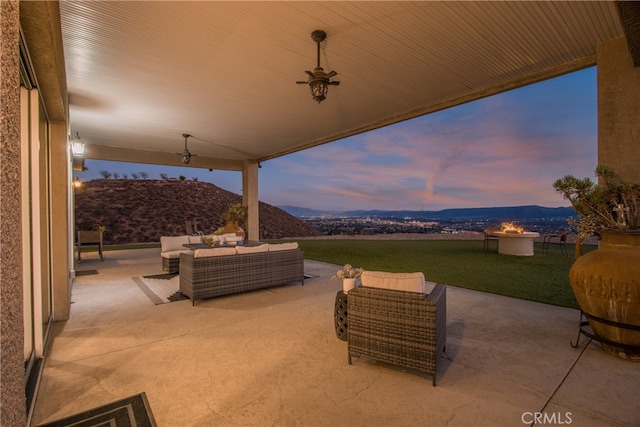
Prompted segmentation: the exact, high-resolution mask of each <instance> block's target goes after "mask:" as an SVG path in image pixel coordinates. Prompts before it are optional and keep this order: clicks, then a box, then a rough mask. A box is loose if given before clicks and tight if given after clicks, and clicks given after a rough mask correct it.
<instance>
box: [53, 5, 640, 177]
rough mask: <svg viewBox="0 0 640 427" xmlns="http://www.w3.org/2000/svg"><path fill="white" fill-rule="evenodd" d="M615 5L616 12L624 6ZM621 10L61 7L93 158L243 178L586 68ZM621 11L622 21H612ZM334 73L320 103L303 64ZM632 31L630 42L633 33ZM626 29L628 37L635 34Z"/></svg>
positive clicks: (626, 17) (628, 16) (76, 104)
mask: <svg viewBox="0 0 640 427" xmlns="http://www.w3.org/2000/svg"><path fill="white" fill-rule="evenodd" d="M619 10H620V11H619ZM637 10H638V8H637V7H636V6H634V5H632V6H629V5H623V4H617V3H615V2H422V1H417V2H405V1H398V2H367V1H354V2H342V1H339V2H295V1H294V2H215V1H212V2H182V1H178V2H113V1H92V2H86V1H64V2H60V13H61V23H62V40H63V44H64V53H65V54H64V62H65V67H66V74H67V85H68V93H69V116H70V120H71V134H73V135H75V133H76V132H79V133H80V135H81V137H82V139H83V141H84V142H85V143H87V151H86V156H87V157H88V158H97V159H108V160H119V161H135V162H149V163H158V164H167V165H170V164H175V165H181V163H180V157H179V156H177V155H176V154H175V153H178V152H180V151H182V148H183V139H182V136H181V135H182V134H183V133H188V134H191V135H193V138H190V139H189V149H190V151H191V152H192V153H195V154H198V157H194V158H193V160H192V163H191V164H190V166H194V167H203V168H221V169H231V170H241V168H242V165H243V163H244V162H245V161H250V162H261V161H265V160H268V159H272V158H275V157H279V156H282V155H286V154H289V153H293V152H296V151H299V150H303V149H307V148H310V147H314V146H317V145H320V144H324V143H328V142H331V141H335V140H339V139H341V138H345V137H348V136H351V135H355V134H358V133H361V132H366V131H369V130H373V129H376V128H379V127H382V126H386V125H389V124H392V123H396V122H399V121H403V120H407V119H410V118H413V117H417V116H420V115H424V114H428V113H431V112H434V111H438V110H442V109H445V108H449V107H452V106H455V105H459V104H462V103H465V102H469V101H472V100H475V99H479V98H482V97H486V96H490V95H493V94H496V93H500V92H503V91H506V90H510V89H514V88H517V87H521V86H524V85H527V84H530V83H534V82H538V81H541V80H544V79H548V78H552V77H555V76H559V75H562V74H565V73H569V72H572V71H576V70H579V69H582V68H585V67H589V66H593V65H595V61H596V59H595V58H596V49H597V46H598V44H599V43H601V42H606V41H609V40H612V39H615V38H619V37H623V36H625V31H626V33H627V42H628V44H629V47H630V51H631V52H632V55H633V56H634V57H635V58H636V61H639V62H640V59H638V57H639V56H640V54H639V53H638V52H640V49H638V46H639V45H640V41H639V40H638V37H637V31H635V30H633V28H635V27H636V26H637V23H638V22H639V19H638V12H637ZM621 17H622V19H621ZM316 29H322V30H324V31H326V33H327V39H326V41H324V42H323V43H322V50H321V57H320V61H321V65H322V66H323V67H324V68H325V70H327V71H328V70H335V71H337V72H338V75H337V76H336V77H335V78H334V79H335V80H339V81H340V82H341V85H340V86H331V87H330V89H329V93H328V96H327V99H326V100H325V101H323V102H322V103H321V104H318V103H316V102H314V101H313V100H312V99H311V95H310V93H309V90H308V88H307V87H306V86H305V85H296V84H295V83H296V81H297V80H305V79H306V74H305V70H311V69H313V67H314V66H315V62H316V57H315V55H316V46H315V43H314V42H313V40H311V37H310V34H311V32H312V31H313V30H316ZM630 34H631V36H630ZM633 34H636V36H635V37H633Z"/></svg>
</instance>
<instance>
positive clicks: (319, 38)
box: [296, 30, 340, 104]
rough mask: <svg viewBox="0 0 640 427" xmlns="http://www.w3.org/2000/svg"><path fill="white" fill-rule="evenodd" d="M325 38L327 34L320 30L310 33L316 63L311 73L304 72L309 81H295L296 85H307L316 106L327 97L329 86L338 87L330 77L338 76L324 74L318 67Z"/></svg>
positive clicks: (332, 73) (331, 73) (331, 72)
mask: <svg viewBox="0 0 640 427" xmlns="http://www.w3.org/2000/svg"><path fill="white" fill-rule="evenodd" d="M326 38H327V33H325V32H324V31H322V30H315V31H314V32H312V33H311V39H313V41H314V42H316V45H317V48H318V62H317V64H318V65H316V67H315V68H314V69H313V71H308V70H307V71H305V73H307V74H308V75H309V79H308V80H307V81H297V82H296V83H297V84H307V85H309V89H310V90H311V96H312V97H313V100H314V101H317V102H318V104H319V103H321V102H322V101H324V99H325V98H326V97H327V91H328V90H329V85H339V84H340V82H338V81H335V80H334V81H331V77H334V76H336V75H338V73H337V72H335V71H329V72H328V73H325V72H324V69H323V68H322V67H321V66H320V43H321V42H323V41H324V39H326Z"/></svg>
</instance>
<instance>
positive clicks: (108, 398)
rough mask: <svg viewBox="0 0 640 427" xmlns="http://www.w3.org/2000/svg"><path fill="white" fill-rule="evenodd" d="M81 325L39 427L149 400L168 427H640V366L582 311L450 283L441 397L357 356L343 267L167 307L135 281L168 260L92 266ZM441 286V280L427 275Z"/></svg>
mask: <svg viewBox="0 0 640 427" xmlns="http://www.w3.org/2000/svg"><path fill="white" fill-rule="evenodd" d="M92 269H95V270H97V271H98V274H94V275H87V276H80V277H78V278H76V279H75V283H74V287H73V295H72V301H73V303H72V306H71V317H70V319H69V320H68V321H66V322H59V323H56V324H54V328H53V331H52V335H53V336H52V341H51V346H50V348H49V350H48V355H47V358H46V361H45V366H44V370H43V374H42V379H41V382H40V386H39V393H38V396H37V400H36V404H35V409H34V412H33V417H32V425H38V424H41V423H45V422H50V421H54V420H56V419H60V418H63V417H66V416H69V415H72V414H75V413H78V412H82V411H85V410H87V409H91V408H94V407H97V406H100V405H103V404H106V403H109V402H112V401H115V400H118V399H121V398H124V397H127V396H131V395H134V394H137V393H141V392H145V393H146V395H147V398H148V401H149V404H150V406H151V409H152V411H153V415H154V417H155V420H156V422H157V425H158V426H213V425H229V426H235V425H260V426H265V425H270V426H271V425H273V426H288V425H297V426H347V425H348V426H519V425H531V424H532V422H533V420H534V417H535V415H534V414H535V413H541V414H540V415H538V417H539V418H538V419H539V423H537V424H536V425H575V426H639V425H640V399H638V390H639V388H638V387H639V384H640V364H638V363H633V362H629V361H626V360H622V359H619V358H617V357H614V356H611V355H609V354H607V353H605V352H603V351H602V350H601V348H600V345H599V344H598V343H596V342H591V343H589V340H588V339H585V338H584V337H582V338H581V346H580V348H578V349H575V348H572V347H571V346H570V345H569V342H570V341H571V340H575V338H576V333H577V324H578V317H579V313H578V311H576V310H573V309H567V308H561V307H555V306H550V305H545V304H539V303H534V302H529V301H522V300H518V299H513V298H507V297H502V296H497V295H491V294H486V293H482V292H476V291H470V290H466V289H461V288H456V287H453V286H449V287H448V291H447V292H448V295H447V303H448V305H447V346H446V356H443V357H444V359H443V361H444V363H443V365H442V367H441V370H440V371H439V379H438V385H437V387H432V385H431V381H430V379H429V378H424V377H422V376H420V375H419V374H416V373H415V372H410V371H405V370H403V369H400V368H397V367H393V366H389V365H385V364H380V363H376V362H374V361H372V360H367V359H357V358H356V359H354V362H353V365H348V364H347V343H346V342H344V341H340V340H339V339H337V337H336V334H335V330H334V326H333V309H334V300H335V295H336V292H337V291H338V290H339V289H340V288H341V283H339V282H336V281H332V280H330V277H331V275H332V274H333V273H335V271H336V270H337V269H338V266H335V265H331V264H325V263H320V262H314V261H306V262H305V272H306V273H307V274H311V275H314V276H317V277H312V278H309V279H306V280H305V283H304V286H300V283H294V284H290V285H286V286H281V287H276V288H271V289H267V290H261V291H255V292H250V293H245V294H238V295H230V296H226V297H221V298H214V299H209V300H203V301H199V302H198V304H196V306H195V307H193V306H192V304H191V301H189V300H184V301H178V302H173V303H169V304H162V305H154V304H153V303H152V302H151V300H150V299H149V298H148V297H147V296H146V295H145V294H144V293H143V292H142V291H141V290H140V288H139V287H138V286H136V284H135V283H134V281H133V279H132V277H134V276H142V275H148V274H159V273H162V271H161V270H162V269H161V262H160V252H159V249H139V250H128V251H109V252H105V259H104V262H101V261H100V260H99V258H98V257H97V255H95V253H89V254H86V256H85V254H83V261H82V262H81V263H80V264H79V266H78V270H92ZM427 279H428V277H427Z"/></svg>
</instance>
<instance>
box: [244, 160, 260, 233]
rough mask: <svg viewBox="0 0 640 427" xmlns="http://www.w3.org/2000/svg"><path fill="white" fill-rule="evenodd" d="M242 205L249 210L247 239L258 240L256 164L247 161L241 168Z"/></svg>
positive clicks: (258, 217) (258, 219)
mask: <svg viewBox="0 0 640 427" xmlns="http://www.w3.org/2000/svg"><path fill="white" fill-rule="evenodd" d="M242 203H243V204H244V205H246V206H247V207H248V208H249V215H248V218H247V238H248V239H250V240H260V216H259V203H258V164H257V163H255V162H252V161H249V160H246V161H245V162H244V166H243V168H242Z"/></svg>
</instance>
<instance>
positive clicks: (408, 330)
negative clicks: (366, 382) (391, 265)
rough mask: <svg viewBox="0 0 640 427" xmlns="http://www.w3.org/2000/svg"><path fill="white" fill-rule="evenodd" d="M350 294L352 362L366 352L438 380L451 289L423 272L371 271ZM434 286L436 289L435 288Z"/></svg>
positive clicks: (349, 345)
mask: <svg viewBox="0 0 640 427" xmlns="http://www.w3.org/2000/svg"><path fill="white" fill-rule="evenodd" d="M361 282H362V286H357V287H356V288H354V289H352V290H351V291H350V292H349V294H348V296H347V310H348V313H349V328H348V362H349V364H351V357H352V356H366V357H370V358H372V359H375V360H378V361H382V362H387V363H390V364H394V365H399V366H403V367H406V368H411V369H415V370H417V371H421V372H424V373H426V374H428V375H430V376H432V378H433V385H434V386H435V385H436V375H437V370H438V366H439V363H438V361H439V359H440V357H441V356H442V354H443V352H444V348H445V344H446V317H447V299H446V296H447V288H446V286H445V285H442V284H435V283H432V282H426V281H425V280H424V275H423V274H422V273H387V272H379V271H365V272H364V273H363V274H362V276H361ZM429 288H431V289H429Z"/></svg>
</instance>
